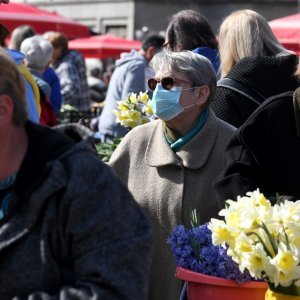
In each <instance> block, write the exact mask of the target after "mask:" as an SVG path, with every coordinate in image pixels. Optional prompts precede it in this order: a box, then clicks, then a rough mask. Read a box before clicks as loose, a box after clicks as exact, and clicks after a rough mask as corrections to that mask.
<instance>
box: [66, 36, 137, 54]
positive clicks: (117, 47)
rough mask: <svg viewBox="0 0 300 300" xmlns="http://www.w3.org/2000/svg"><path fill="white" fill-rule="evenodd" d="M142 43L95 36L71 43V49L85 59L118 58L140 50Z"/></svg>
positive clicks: (114, 37)
mask: <svg viewBox="0 0 300 300" xmlns="http://www.w3.org/2000/svg"><path fill="white" fill-rule="evenodd" d="M140 47H141V42H140V41H136V40H128V39H123V38H120V37H116V36H113V35H110V34H104V35H95V36H91V37H89V38H82V39H75V40H72V41H70V42H69V48H70V49H75V50H78V51H80V52H81V53H82V54H83V55H84V56H85V57H87V58H88V57H94V58H102V59H103V58H107V57H111V56H114V57H115V58H118V57H119V56H120V54H121V53H122V52H129V51H130V50H131V49H139V48H140Z"/></svg>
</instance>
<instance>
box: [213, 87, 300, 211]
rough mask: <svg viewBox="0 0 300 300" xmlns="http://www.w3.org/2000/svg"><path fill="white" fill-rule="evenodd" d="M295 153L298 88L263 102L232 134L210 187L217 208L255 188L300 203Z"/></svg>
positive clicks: (298, 149) (299, 128) (299, 131)
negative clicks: (222, 167) (214, 192)
mask: <svg viewBox="0 0 300 300" xmlns="http://www.w3.org/2000/svg"><path fill="white" fill-rule="evenodd" d="M299 153H300V88H298V89H296V91H295V92H294V94H293V92H286V93H283V94H281V95H277V96H274V97H271V98H270V99H268V100H267V101H265V102H264V103H263V104H262V105H261V106H260V107H259V108H258V109H257V110H256V111H255V112H254V113H253V114H252V115H251V117H250V118H249V119H248V120H247V121H246V122H245V124H244V125H242V126H241V127H240V128H239V129H238V130H237V132H236V133H235V134H234V136H233V138H232V139H231V141H230V142H229V144H228V146H227V149H226V153H225V160H226V167H225V169H224V171H223V172H222V173H221V174H220V175H219V176H218V178H217V180H216V182H215V184H214V187H215V190H216V192H217V195H218V201H219V203H220V205H221V206H224V201H226V200H227V199H233V200H235V199H236V197H237V196H238V195H241V196H244V195H245V194H246V192H248V191H253V190H255V189H257V188H259V189H260V191H261V192H262V193H264V195H265V196H266V197H267V198H270V199H273V200H275V198H276V193H279V195H280V196H288V197H289V198H292V199H293V200H295V199H300V185H299V183H300V172H299V166H300V155H299Z"/></svg>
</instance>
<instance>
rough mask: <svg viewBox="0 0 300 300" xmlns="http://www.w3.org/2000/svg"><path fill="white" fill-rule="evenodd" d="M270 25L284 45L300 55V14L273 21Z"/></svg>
mask: <svg viewBox="0 0 300 300" xmlns="http://www.w3.org/2000/svg"><path fill="white" fill-rule="evenodd" d="M269 24H270V26H271V28H272V30H273V32H274V34H275V35H276V37H277V38H278V39H279V41H280V42H281V43H282V45H284V46H285V47H286V48H287V49H289V50H292V51H295V52H297V53H298V54H299V53H300V13H298V14H293V15H290V16H286V17H282V18H278V19H275V20H272V21H270V22H269Z"/></svg>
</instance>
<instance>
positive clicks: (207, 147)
mask: <svg viewBox="0 0 300 300" xmlns="http://www.w3.org/2000/svg"><path fill="white" fill-rule="evenodd" d="M157 122H158V123H157V125H156V126H154V129H153V131H152V134H151V136H150V139H149V142H148V146H147V149H146V152H145V155H146V163H147V164H148V165H149V166H150V167H160V166H166V165H175V166H184V167H185V168H189V169H199V168H201V167H202V166H203V165H204V164H205V162H206V161H207V159H208V157H209V154H210V152H211V151H212V149H213V145H214V143H215V140H216V137H217V134H218V120H217V118H216V116H215V115H214V113H213V112H212V111H211V110H209V114H208V117H207V120H206V122H205V124H204V126H203V127H202V129H201V130H200V132H199V133H198V134H196V136H195V137H193V138H192V139H191V140H190V141H189V142H188V143H187V144H185V145H184V146H183V147H182V148H181V149H179V151H177V152H176V153H175V152H174V151H173V150H172V149H171V147H170V146H169V144H168V142H167V141H166V139H165V136H164V130H163V123H162V121H157Z"/></svg>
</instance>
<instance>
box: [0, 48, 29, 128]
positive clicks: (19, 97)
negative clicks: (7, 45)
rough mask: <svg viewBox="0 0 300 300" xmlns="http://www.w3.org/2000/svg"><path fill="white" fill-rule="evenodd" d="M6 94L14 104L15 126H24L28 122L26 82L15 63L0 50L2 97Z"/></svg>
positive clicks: (0, 88) (0, 89) (0, 86)
mask: <svg viewBox="0 0 300 300" xmlns="http://www.w3.org/2000/svg"><path fill="white" fill-rule="evenodd" d="M4 94H5V95H8V96H9V97H10V98H11V100H12V102H13V104H14V114H13V121H14V124H15V125H16V126H20V125H23V124H24V123H25V121H26V120H27V104H26V100H25V81H24V78H23V76H22V74H21V73H20V71H19V70H18V66H17V65H16V64H15V62H14V61H13V60H12V59H11V58H10V56H9V55H8V53H7V52H6V51H5V50H4V49H3V48H0V95H4Z"/></svg>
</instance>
